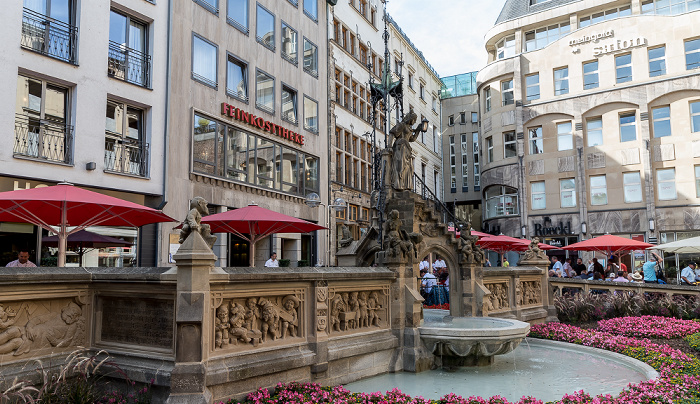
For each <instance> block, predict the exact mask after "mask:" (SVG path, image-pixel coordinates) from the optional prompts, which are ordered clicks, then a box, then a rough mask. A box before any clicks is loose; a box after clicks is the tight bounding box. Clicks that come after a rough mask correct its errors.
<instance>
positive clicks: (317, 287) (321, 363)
mask: <svg viewBox="0 0 700 404" xmlns="http://www.w3.org/2000/svg"><path fill="white" fill-rule="evenodd" d="M311 295H312V296H313V297H314V301H313V302H312V303H311V308H312V310H313V313H314V316H313V318H314V322H313V328H312V335H310V336H309V344H310V345H311V349H312V350H313V351H314V352H315V353H316V362H315V364H313V365H311V374H312V376H313V378H314V379H321V380H323V379H328V326H329V324H328V311H329V310H330V308H329V307H328V281H325V280H321V281H316V282H315V284H314V288H313V290H312V293H311Z"/></svg>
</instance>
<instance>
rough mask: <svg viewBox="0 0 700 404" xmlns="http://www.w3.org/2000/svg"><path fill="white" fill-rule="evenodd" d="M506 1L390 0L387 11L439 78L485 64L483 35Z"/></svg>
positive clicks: (472, 69)
mask: <svg viewBox="0 0 700 404" xmlns="http://www.w3.org/2000/svg"><path fill="white" fill-rule="evenodd" d="M504 3H505V0H495V1H494V0H389V1H388V3H387V11H388V12H389V14H390V15H391V16H392V17H393V18H394V21H396V22H397V23H398V24H399V26H400V27H401V29H402V30H403V31H404V32H405V33H406V35H408V37H409V38H410V39H411V41H412V42H413V44H414V45H415V46H416V47H417V48H418V50H419V51H421V52H423V55H424V56H425V58H426V59H427V60H428V63H430V64H431V65H432V66H433V68H434V69H435V70H437V72H438V74H439V75H440V77H445V76H452V75H455V74H460V73H467V72H472V71H476V70H479V69H480V68H482V67H484V66H485V65H486V60H487V54H486V50H485V49H484V35H485V34H486V31H488V30H489V29H490V28H491V27H493V25H494V23H495V22H496V18H498V14H499V13H500V12H501V8H502V7H503V4H504Z"/></svg>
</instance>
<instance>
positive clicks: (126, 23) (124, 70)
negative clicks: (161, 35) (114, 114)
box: [107, 10, 151, 87]
mask: <svg viewBox="0 0 700 404" xmlns="http://www.w3.org/2000/svg"><path fill="white" fill-rule="evenodd" d="M146 32H148V29H147V27H146V24H145V23H143V22H140V21H138V20H137V19H135V18H133V17H131V16H129V15H126V14H121V13H118V12H116V11H114V10H112V11H110V14H109V49H108V57H107V74H108V75H109V76H110V77H113V78H116V79H119V80H124V81H128V82H129V83H133V84H137V85H140V86H143V87H148V86H149V85H150V71H151V57H150V56H149V55H148V54H147V51H146V49H148V44H147V43H146Z"/></svg>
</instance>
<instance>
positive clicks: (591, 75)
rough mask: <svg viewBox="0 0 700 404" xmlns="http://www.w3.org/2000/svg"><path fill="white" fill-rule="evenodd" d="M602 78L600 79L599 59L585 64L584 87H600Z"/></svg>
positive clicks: (587, 88)
mask: <svg viewBox="0 0 700 404" xmlns="http://www.w3.org/2000/svg"><path fill="white" fill-rule="evenodd" d="M599 85H600V80H599V79H598V61H597V60H594V61H592V62H586V63H584V64H583V89H584V90H590V89H593V88H598V86H599Z"/></svg>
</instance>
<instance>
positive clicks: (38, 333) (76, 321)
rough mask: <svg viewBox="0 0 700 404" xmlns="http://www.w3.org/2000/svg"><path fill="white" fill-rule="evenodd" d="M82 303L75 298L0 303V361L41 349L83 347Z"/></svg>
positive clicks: (37, 351)
mask: <svg viewBox="0 0 700 404" xmlns="http://www.w3.org/2000/svg"><path fill="white" fill-rule="evenodd" d="M84 306H85V301H84V300H82V299H79V298H77V297H76V298H63V299H51V300H31V301H15V302H13V301H7V302H0V363H2V362H3V361H6V360H10V358H11V357H12V356H25V355H26V356H32V355H34V354H35V353H39V352H41V351H42V350H44V349H50V350H51V351H55V350H56V348H71V347H77V346H81V345H82V346H85V345H86V340H85V338H86V332H85V323H86V322H85V317H86V316H85V313H84V312H83V311H84V310H83V308H84ZM5 355H7V356H8V358H6V359H3V356H5Z"/></svg>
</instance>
